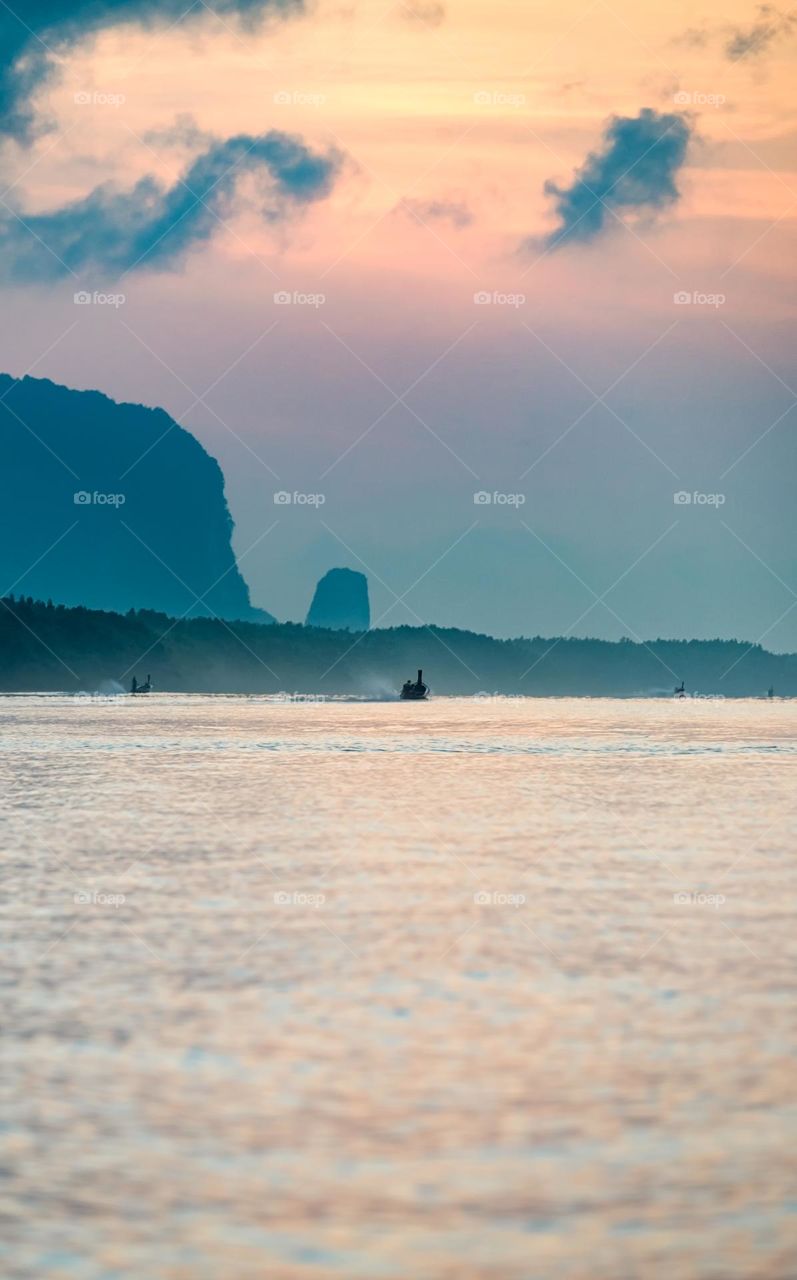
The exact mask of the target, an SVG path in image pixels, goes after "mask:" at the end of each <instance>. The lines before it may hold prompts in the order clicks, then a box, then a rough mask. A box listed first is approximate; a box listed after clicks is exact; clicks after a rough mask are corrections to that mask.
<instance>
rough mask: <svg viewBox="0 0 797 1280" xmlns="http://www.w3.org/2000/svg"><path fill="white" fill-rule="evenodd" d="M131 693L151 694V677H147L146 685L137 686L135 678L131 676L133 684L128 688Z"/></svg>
mask: <svg viewBox="0 0 797 1280" xmlns="http://www.w3.org/2000/svg"><path fill="white" fill-rule="evenodd" d="M130 692H131V693H151V692H152V676H149V675H148V676H147V682H146V684H139V683H138V680H136V677H135V676H133V683H132V684H131V686H130Z"/></svg>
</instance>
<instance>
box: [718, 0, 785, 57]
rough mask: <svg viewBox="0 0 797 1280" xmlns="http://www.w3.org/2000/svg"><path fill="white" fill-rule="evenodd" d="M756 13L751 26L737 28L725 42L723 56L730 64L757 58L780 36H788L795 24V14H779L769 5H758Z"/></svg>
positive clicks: (777, 10)
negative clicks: (742, 59) (743, 59)
mask: <svg viewBox="0 0 797 1280" xmlns="http://www.w3.org/2000/svg"><path fill="white" fill-rule="evenodd" d="M757 13H758V17H757V18H756V19H755V21H754V22H753V23H752V25H751V26H749V27H737V28H736V29H735V30H734V31H733V32H732V34H731V36H730V37H729V38H728V40H727V41H726V44H725V54H726V57H728V58H730V59H731V61H732V62H738V61H739V59H740V58H756V57H759V56H760V55H761V54H762V53H765V52H766V51H767V49H769V47H770V45H772V44H774V42H775V41H776V40H778V39H780V37H781V36H787V35H789V34H790V32H791V31H792V30H793V28H794V25H795V23H797V14H796V13H794V12H793V11H792V12H790V13H781V11H780V10H779V9H776V8H775V7H774V5H771V4H760V5H759V6H758V9H757Z"/></svg>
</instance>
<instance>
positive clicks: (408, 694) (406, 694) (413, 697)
mask: <svg viewBox="0 0 797 1280" xmlns="http://www.w3.org/2000/svg"><path fill="white" fill-rule="evenodd" d="M428 697H429V686H428V685H426V684H424V683H423V672H422V671H421V669H420V667H419V668H418V679H417V680H405V681H404V684H403V685H402V686H401V700H402V702H423V701H425V699H426V698H428Z"/></svg>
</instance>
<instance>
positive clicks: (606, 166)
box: [523, 107, 691, 248]
mask: <svg viewBox="0 0 797 1280" xmlns="http://www.w3.org/2000/svg"><path fill="white" fill-rule="evenodd" d="M690 132H691V126H690V124H689V122H688V121H687V120H686V119H685V118H684V117H683V116H679V115H667V114H664V113H660V112H658V111H654V110H652V109H651V108H650V107H643V108H642V110H641V111H640V112H639V115H637V116H612V118H611V119H610V120H609V123H608V125H607V127H606V130H605V133H604V138H603V146H602V148H601V150H600V151H592V152H590V154H589V155H588V156H587V158H586V160H585V162H584V164H583V165H582V166H581V168H580V169H579V170H578V171H577V173H576V174H575V176H574V178H573V181H572V182H571V183H570V185H569V186H564V187H560V186H558V185H557V184H556V183H555V182H553V181H552V180H549V181H548V182H546V183H545V194H546V195H549V196H553V197H555V202H556V212H557V215H558V218H559V224H558V226H557V227H556V228H555V230H554V231H552V232H551V234H550V235H549V236H548V237H547V239H546V241H545V243H546V245H547V246H548V247H549V248H554V247H558V246H560V245H562V244H566V243H567V242H568V241H588V240H594V239H595V238H596V236H599V235H600V234H601V233H602V232H603V231H605V230H606V229H607V227H609V226H612V225H613V224H614V223H615V222H616V218H615V217H613V216H612V215H613V214H617V215H619V214H620V213H622V212H623V211H624V210H637V209H639V210H642V209H662V208H665V207H666V206H667V205H670V204H674V203H675V201H676V200H677V199H678V196H679V192H678V188H677V187H676V185H675V175H676V173H677V172H678V170H679V169H680V167H681V165H682V164H683V162H684V158H685V156H686V147H687V143H688V141H689V136H690ZM523 247H524V248H533V247H537V242H536V241H532V240H527V241H526V242H525V244H524V246H523Z"/></svg>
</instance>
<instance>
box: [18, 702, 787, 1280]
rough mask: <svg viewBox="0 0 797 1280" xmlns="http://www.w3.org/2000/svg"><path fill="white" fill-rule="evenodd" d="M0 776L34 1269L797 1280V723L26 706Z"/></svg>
mask: <svg viewBox="0 0 797 1280" xmlns="http://www.w3.org/2000/svg"><path fill="white" fill-rule="evenodd" d="M0 747H1V748H2V751H1V752H0V770H1V771H2V776H1V778H0V781H2V827H3V831H2V835H3V840H2V848H3V850H4V869H5V895H4V897H5V905H4V933H5V937H6V940H7V949H6V957H7V963H6V966H5V973H6V978H5V982H4V986H3V1010H2V1012H3V1024H4V1026H5V1028H6V1036H7V1039H6V1054H5V1070H4V1076H5V1080H6V1086H5V1088H6V1089H7V1091H8V1092H7V1093H6V1100H5V1102H4V1108H3V1109H4V1113H5V1116H6V1127H5V1148H6V1155H5V1157H4V1159H3V1173H4V1187H5V1195H4V1197H3V1202H4V1206H5V1208H4V1215H5V1230H4V1231H3V1233H2V1235H3V1237H4V1238H5V1240H6V1242H7V1248H8V1254H7V1256H6V1257H5V1260H4V1262H3V1264H2V1270H3V1273H4V1274H5V1275H7V1276H9V1277H14V1278H16V1277H24V1280H29V1278H30V1280H33V1278H35V1280H44V1278H49V1277H59V1278H60V1277H64V1278H65V1280H66V1278H70V1280H117V1278H124V1280H156V1278H157V1280H166V1278H168V1280H358V1278H363V1277H364V1278H367V1280H380V1278H382V1277H384V1278H385V1280H658V1278H659V1277H662V1278H664V1277H666V1278H667V1280H734V1278H736V1277H738V1278H739V1280H742V1278H744V1280H749V1278H750V1277H756V1278H757V1280H766V1278H772V1280H786V1278H787V1277H789V1276H793V1275H795V1274H797V1230H796V1229H795V1219H794V1216H793V1214H794V1209H795V1199H797V1196H796V1195H795V1190H794V1187H795V1165H796V1164H797V1156H795V1150H796V1144H795V1141H794V1137H795V1128H794V1118H795V1110H796V1109H797V1108H796V1106H795V1072H794V1066H793V1059H792V1056H791V1055H792V1053H793V1049H794V1030H795V976H794V960H795V953H797V934H796V933H795V929H794V912H793V908H794V901H795V889H796V888H797V871H796V870H795V828H796V827H797V816H796V814H797V791H796V789H795V770H796V767H797V704H795V703H790V702H778V701H774V702H765V701H743V702H741V701H740V702H710V701H701V700H685V701H670V700H660V701H654V700H650V701H647V700H639V701H622V702H619V701H610V700H578V701H576V700H510V699H493V700H489V699H485V700H473V699H471V700H468V699H438V700H434V701H431V702H429V703H428V704H421V705H413V704H398V703H395V702H385V703H357V702H328V703H326V704H302V703H296V702H293V703H280V702H278V701H274V700H269V699H267V698H227V697H217V698H210V697H185V696H176V695H171V696H167V695H163V696H161V695H158V694H153V695H151V696H149V697H148V698H146V699H143V698H142V699H132V698H129V697H126V698H120V699H117V700H108V701H103V700H99V699H93V698H82V699H80V698H78V699H73V698H68V697H58V696H41V697H40V696H35V697H34V696H30V697H27V696H18V697H3V698H0ZM9 1097H10V1099H11V1101H9Z"/></svg>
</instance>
